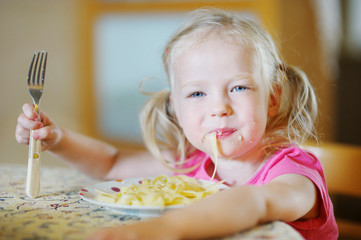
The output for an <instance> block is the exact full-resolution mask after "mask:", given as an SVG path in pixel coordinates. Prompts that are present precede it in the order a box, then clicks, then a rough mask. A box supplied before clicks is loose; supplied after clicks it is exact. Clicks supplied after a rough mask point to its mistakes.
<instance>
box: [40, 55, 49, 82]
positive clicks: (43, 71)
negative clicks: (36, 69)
mask: <svg viewBox="0 0 361 240" xmlns="http://www.w3.org/2000/svg"><path fill="white" fill-rule="evenodd" d="M47 60H48V52H45V58H44V65H43V69H42V70H41V84H42V85H43V84H44V79H45V71H46V61H47Z"/></svg>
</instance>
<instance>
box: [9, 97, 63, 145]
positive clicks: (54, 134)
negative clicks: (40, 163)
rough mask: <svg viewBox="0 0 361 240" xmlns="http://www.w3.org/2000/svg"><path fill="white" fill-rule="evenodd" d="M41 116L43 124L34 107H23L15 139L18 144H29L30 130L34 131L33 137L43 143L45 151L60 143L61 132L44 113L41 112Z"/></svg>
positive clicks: (25, 105)
mask: <svg viewBox="0 0 361 240" xmlns="http://www.w3.org/2000/svg"><path fill="white" fill-rule="evenodd" d="M40 116H41V122H40V121H39V116H38V114H37V113H36V112H35V109H34V106H33V105H32V104H29V103H25V104H24V105H23V112H22V113H21V114H20V115H19V117H18V124H17V125H16V130H15V138H16V141H17V142H18V143H22V144H29V135H30V130H34V132H33V137H34V139H36V140H41V141H42V142H41V149H42V150H43V151H44V150H47V149H49V148H52V147H53V146H54V145H55V144H56V143H57V142H58V141H59V139H60V135H61V130H60V128H58V127H57V126H56V125H55V124H54V123H53V122H52V121H51V120H50V118H49V117H48V116H47V115H46V114H45V113H44V112H42V111H40Z"/></svg>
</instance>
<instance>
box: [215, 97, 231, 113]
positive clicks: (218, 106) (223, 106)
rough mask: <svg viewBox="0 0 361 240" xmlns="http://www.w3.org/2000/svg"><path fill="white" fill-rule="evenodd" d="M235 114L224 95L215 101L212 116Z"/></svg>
mask: <svg viewBox="0 0 361 240" xmlns="http://www.w3.org/2000/svg"><path fill="white" fill-rule="evenodd" d="M232 114H233V110H232V107H231V105H230V104H229V101H228V100H227V98H225V97H222V98H220V99H218V100H215V101H214V104H213V106H212V112H211V115H212V117H226V116H230V115H232Z"/></svg>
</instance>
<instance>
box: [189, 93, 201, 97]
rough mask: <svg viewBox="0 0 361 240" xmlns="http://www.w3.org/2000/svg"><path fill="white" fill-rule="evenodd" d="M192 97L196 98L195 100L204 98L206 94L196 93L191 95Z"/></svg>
mask: <svg viewBox="0 0 361 240" xmlns="http://www.w3.org/2000/svg"><path fill="white" fill-rule="evenodd" d="M189 96H190V97H194V98H197V97H203V96H204V93H202V92H194V93H192V94H191V95H189Z"/></svg>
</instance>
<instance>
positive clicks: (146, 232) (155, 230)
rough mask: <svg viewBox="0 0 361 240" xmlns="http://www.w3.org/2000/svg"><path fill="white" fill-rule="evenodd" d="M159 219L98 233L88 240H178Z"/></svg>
mask: <svg viewBox="0 0 361 240" xmlns="http://www.w3.org/2000/svg"><path fill="white" fill-rule="evenodd" d="M158 220H159V219H154V220H151V221H143V222H137V223H133V224H127V225H123V226H120V227H116V228H110V229H104V230H100V231H98V232H96V233H95V234H94V235H92V236H91V237H90V238H88V240H111V239H114V240H115V239H116V240H176V239H179V238H178V237H177V236H176V233H175V232H174V231H172V230H171V229H170V228H168V227H166V226H165V225H164V224H161V223H160V221H158Z"/></svg>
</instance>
